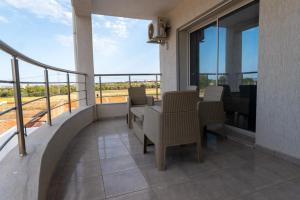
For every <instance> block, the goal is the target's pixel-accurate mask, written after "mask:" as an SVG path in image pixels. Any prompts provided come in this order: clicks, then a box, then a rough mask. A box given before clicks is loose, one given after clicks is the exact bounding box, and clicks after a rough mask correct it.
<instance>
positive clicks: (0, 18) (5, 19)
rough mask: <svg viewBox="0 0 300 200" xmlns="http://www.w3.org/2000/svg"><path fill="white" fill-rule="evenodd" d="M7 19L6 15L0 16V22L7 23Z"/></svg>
mask: <svg viewBox="0 0 300 200" xmlns="http://www.w3.org/2000/svg"><path fill="white" fill-rule="evenodd" d="M8 22H9V21H8V19H7V18H6V17H3V16H0V23H5V24H6V23H8Z"/></svg>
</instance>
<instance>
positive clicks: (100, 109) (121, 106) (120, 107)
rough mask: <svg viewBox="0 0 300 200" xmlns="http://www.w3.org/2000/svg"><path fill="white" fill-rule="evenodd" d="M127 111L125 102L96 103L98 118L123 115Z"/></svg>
mask: <svg viewBox="0 0 300 200" xmlns="http://www.w3.org/2000/svg"><path fill="white" fill-rule="evenodd" d="M127 112H128V107H127V103H114V104H97V117H98V119H105V118H112V117H125V116H126V115H127Z"/></svg>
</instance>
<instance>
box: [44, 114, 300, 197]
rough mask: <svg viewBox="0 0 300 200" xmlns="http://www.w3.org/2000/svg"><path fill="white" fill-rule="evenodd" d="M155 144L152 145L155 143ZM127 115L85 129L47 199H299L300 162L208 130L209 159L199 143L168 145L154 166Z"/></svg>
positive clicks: (60, 167) (62, 164)
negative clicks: (162, 165)
mask: <svg viewBox="0 0 300 200" xmlns="http://www.w3.org/2000/svg"><path fill="white" fill-rule="evenodd" d="M152 147H153V146H152ZM152 147H150V148H149V152H148V153H147V154H143V146H142V144H141V143H140V142H139V140H138V139H137V138H136V136H135V135H134V134H133V133H132V130H131V129H128V128H127V124H126V122H125V118H118V119H111V120H103V121H98V122H94V123H93V124H91V125H89V126H88V127H86V128H85V129H84V130H82V131H81V132H80V133H79V134H78V135H77V136H76V137H75V138H74V139H73V140H72V142H71V143H70V145H69V146H68V148H67V149H66V151H65V153H64V156H63V157H62V159H61V160H60V162H59V164H58V167H57V168H56V171H55V175H54V177H53V178H52V182H51V185H50V188H49V191H48V199H55V200H61V199H65V200H69V199H153V200H156V199H163V200H166V199H171V200H176V199H205V200H217V199H220V200H221V199H237V200H238V199H298V198H299V197H300V196H299V192H298V189H299V187H300V168H299V167H297V166H296V165H293V164H291V163H289V162H286V161H283V160H281V159H278V158H275V157H273V156H272V155H270V154H267V153H264V152H262V151H259V150H255V149H253V148H252V147H249V146H244V145H241V144H239V143H236V142H233V141H230V140H225V141H219V140H217V139H216V138H215V137H213V136H210V138H209V142H208V145H207V148H205V162H204V163H198V162H196V154H195V148H196V147H195V146H193V145H187V146H180V147H173V148H170V149H169V150H168V152H167V170H166V171H158V170H157V168H156V167H155V156H154V149H153V148H152Z"/></svg>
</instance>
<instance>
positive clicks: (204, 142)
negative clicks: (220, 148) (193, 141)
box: [201, 127, 207, 147]
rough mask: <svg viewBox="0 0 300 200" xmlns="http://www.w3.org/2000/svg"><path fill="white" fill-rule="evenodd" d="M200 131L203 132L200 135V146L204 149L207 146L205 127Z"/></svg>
mask: <svg viewBox="0 0 300 200" xmlns="http://www.w3.org/2000/svg"><path fill="white" fill-rule="evenodd" d="M202 131H203V134H202V138H201V141H202V145H203V146H204V147H206V146H207V131H206V127H204V128H203V129H202Z"/></svg>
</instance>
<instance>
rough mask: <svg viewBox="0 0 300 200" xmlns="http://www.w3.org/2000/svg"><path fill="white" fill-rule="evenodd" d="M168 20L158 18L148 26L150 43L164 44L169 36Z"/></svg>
mask: <svg viewBox="0 0 300 200" xmlns="http://www.w3.org/2000/svg"><path fill="white" fill-rule="evenodd" d="M168 29H169V27H168V24H167V20H166V19H165V18H163V17H157V19H155V20H153V21H152V22H151V23H150V24H149V26H148V39H149V40H148V43H158V44H164V43H165V42H166V39H167V36H168Z"/></svg>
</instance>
